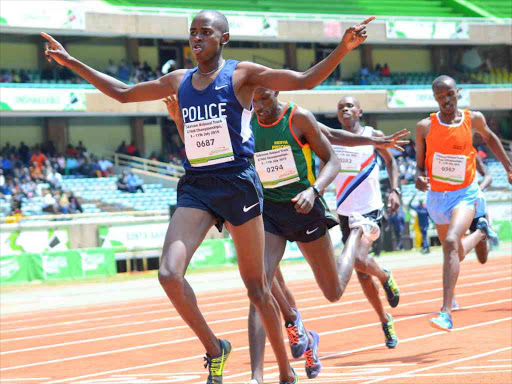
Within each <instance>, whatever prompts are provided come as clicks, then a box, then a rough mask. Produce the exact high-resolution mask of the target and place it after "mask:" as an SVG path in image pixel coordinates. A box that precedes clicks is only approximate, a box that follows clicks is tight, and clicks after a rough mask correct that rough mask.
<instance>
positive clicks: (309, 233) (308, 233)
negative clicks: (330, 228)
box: [306, 227, 318, 235]
mask: <svg viewBox="0 0 512 384" xmlns="http://www.w3.org/2000/svg"><path fill="white" fill-rule="evenodd" d="M317 229H318V227H316V228H315V229H313V230H312V231H310V230H309V229H307V230H306V235H311V234H312V233H313V232H316V230H317Z"/></svg>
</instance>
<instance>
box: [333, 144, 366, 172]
mask: <svg viewBox="0 0 512 384" xmlns="http://www.w3.org/2000/svg"><path fill="white" fill-rule="evenodd" d="M334 153H336V156H337V157H338V160H339V161H340V163H341V168H340V173H359V171H360V170H361V154H360V153H359V152H356V151H354V150H351V149H350V147H343V146H340V145H335V146H334Z"/></svg>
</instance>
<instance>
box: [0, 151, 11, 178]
mask: <svg viewBox="0 0 512 384" xmlns="http://www.w3.org/2000/svg"><path fill="white" fill-rule="evenodd" d="M13 156H14V155H12V154H11V155H10V156H9V157H10V158H9V157H8V156H7V155H6V156H5V157H2V156H0V164H1V167H2V169H3V170H4V174H5V176H12V175H13V173H14V171H13V166H14V164H13V161H12V160H11V158H12V157H13Z"/></svg>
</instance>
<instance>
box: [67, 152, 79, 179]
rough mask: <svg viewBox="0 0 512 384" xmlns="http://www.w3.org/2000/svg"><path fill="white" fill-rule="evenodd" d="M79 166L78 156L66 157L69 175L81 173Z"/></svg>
mask: <svg viewBox="0 0 512 384" xmlns="http://www.w3.org/2000/svg"><path fill="white" fill-rule="evenodd" d="M79 166H80V164H79V163H78V160H77V158H76V157H73V156H69V157H67V158H66V174H67V175H78V174H80V171H79Z"/></svg>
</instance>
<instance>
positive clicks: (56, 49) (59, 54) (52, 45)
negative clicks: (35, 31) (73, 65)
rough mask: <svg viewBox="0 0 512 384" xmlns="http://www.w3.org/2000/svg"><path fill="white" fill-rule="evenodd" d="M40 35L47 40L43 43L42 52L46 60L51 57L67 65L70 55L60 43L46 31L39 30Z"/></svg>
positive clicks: (49, 59)
mask: <svg viewBox="0 0 512 384" xmlns="http://www.w3.org/2000/svg"><path fill="white" fill-rule="evenodd" d="M41 36H43V37H44V38H45V39H46V40H48V42H47V43H45V45H44V48H45V49H44V54H45V55H46V58H47V59H48V61H51V59H53V60H55V61H56V62H57V63H59V64H60V65H63V66H67V65H68V64H69V62H70V61H71V56H70V55H69V53H68V52H67V51H66V50H65V49H64V47H63V46H62V44H61V43H59V42H58V41H57V40H55V39H54V38H53V37H51V36H50V35H48V34H47V33H44V32H41Z"/></svg>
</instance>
